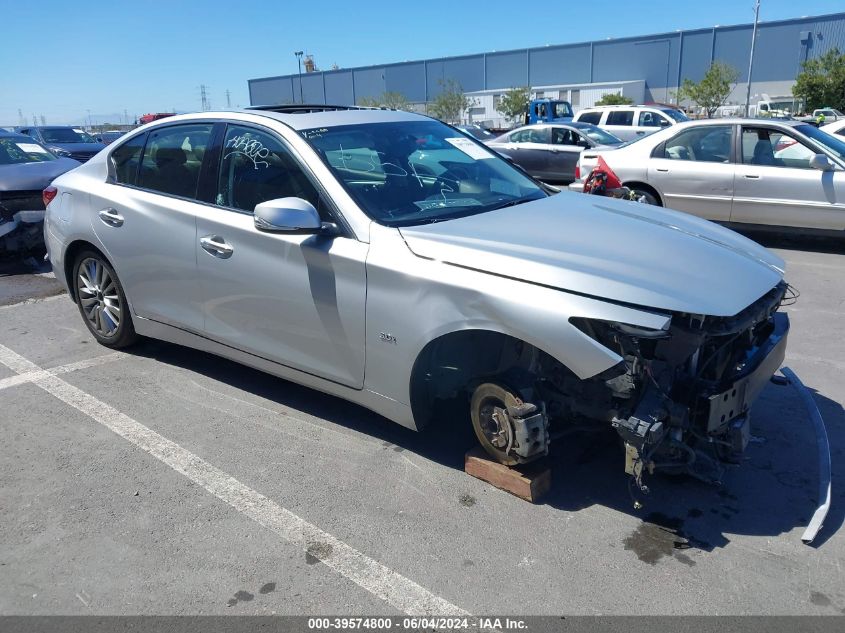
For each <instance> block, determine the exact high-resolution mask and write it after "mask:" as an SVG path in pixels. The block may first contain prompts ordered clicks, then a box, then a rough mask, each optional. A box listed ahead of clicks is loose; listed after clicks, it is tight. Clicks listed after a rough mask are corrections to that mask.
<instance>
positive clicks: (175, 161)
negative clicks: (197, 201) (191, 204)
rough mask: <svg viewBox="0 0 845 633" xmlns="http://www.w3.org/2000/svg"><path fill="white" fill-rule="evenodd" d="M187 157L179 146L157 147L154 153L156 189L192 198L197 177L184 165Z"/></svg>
mask: <svg viewBox="0 0 845 633" xmlns="http://www.w3.org/2000/svg"><path fill="white" fill-rule="evenodd" d="M186 162H188V157H187V156H186V155H185V150H183V149H182V148H181V147H159V148H158V149H157V150H156V154H155V164H156V169H157V170H158V173H157V174H156V177H155V185H156V189H158V190H159V191H163V192H165V193H172V194H174V195H177V196H184V197H186V198H192V197H193V196H195V195H196V189H197V178H196V176H195V175H193V174H191V171H190V170H189V169H188V168H187V167H186V166H185V163H186Z"/></svg>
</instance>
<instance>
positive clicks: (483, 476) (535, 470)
mask: <svg viewBox="0 0 845 633" xmlns="http://www.w3.org/2000/svg"><path fill="white" fill-rule="evenodd" d="M464 471H465V472H466V474H467V475H472V476H473V477H476V478H477V479H480V480H482V481H486V482H487V483H488V484H491V485H493V486H496V488H500V489H501V490H504V491H505V492H509V493H511V494H512V495H516V496H517V497H519V498H521V499H525V500H526V501H530V502H531V503H536V502H537V501H538V500H539V499H540V497H542V496H543V495H544V494H546V493H547V492H548V491H549V488H551V486H552V472H551V470H550V469H549V466H548V464H547V463H546V460H545V459H542V460H540V461H538V462H534V463H531V464H524V465H519V466H505V465H504V464H500V463H499V462H497V461H495V460H494V459H493V458H491V457H490V456H489V455H488V454H487V452H486V451H485V450H484V449H483V448H481V447H480V446H476V447H475V448H474V449H472V450H471V451H469V452H468V453H467V454H466V457H465V458H464Z"/></svg>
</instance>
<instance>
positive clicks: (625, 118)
mask: <svg viewBox="0 0 845 633" xmlns="http://www.w3.org/2000/svg"><path fill="white" fill-rule="evenodd" d="M633 124H634V111H633V110H614V111H613V112H608V113H607V123H606V125H633Z"/></svg>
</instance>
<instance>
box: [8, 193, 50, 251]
mask: <svg viewBox="0 0 845 633" xmlns="http://www.w3.org/2000/svg"><path fill="white" fill-rule="evenodd" d="M43 232H44V202H43V199H42V193H41V190H38V191H0V256H2V255H6V254H9V255H14V256H16V257H17V256H20V255H22V254H28V253H32V254H39V253H40V252H41V251H43V250H44V235H43Z"/></svg>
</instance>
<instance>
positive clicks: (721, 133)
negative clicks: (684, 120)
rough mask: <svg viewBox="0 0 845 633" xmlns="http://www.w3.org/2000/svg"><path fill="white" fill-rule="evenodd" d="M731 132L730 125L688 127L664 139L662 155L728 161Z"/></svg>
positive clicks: (672, 158) (713, 161)
mask: <svg viewBox="0 0 845 633" xmlns="http://www.w3.org/2000/svg"><path fill="white" fill-rule="evenodd" d="M731 133H732V130H731V126H730V125H706V126H701V127H694V128H689V129H687V130H684V131H683V132H681V133H680V134H677V135H676V136H674V137H672V138H671V139H669V140H668V141H666V145H665V149H664V154H663V157H664V158H668V159H670V160H694V161H698V162H705V163H729V162H730V161H731Z"/></svg>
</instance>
